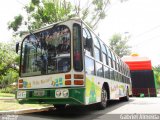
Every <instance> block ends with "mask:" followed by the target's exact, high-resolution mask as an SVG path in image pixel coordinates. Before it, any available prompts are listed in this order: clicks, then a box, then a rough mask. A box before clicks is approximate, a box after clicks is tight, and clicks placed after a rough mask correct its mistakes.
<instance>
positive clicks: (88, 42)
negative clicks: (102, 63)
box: [83, 28, 93, 56]
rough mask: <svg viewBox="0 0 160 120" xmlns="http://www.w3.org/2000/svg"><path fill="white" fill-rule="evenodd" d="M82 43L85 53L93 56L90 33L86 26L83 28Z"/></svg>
mask: <svg viewBox="0 0 160 120" xmlns="http://www.w3.org/2000/svg"><path fill="white" fill-rule="evenodd" d="M83 43H84V49H85V54H86V55H89V56H93V49H92V38H91V34H90V32H89V31H88V30H87V29H86V28H83Z"/></svg>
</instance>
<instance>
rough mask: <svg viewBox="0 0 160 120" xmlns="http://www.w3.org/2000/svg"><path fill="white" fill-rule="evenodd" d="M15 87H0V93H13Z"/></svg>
mask: <svg viewBox="0 0 160 120" xmlns="http://www.w3.org/2000/svg"><path fill="white" fill-rule="evenodd" d="M16 89H17V88H16V87H13V86H8V87H5V88H2V89H0V93H12V94H13V93H14V94H15V91H16Z"/></svg>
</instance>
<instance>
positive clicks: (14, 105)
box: [0, 100, 51, 111]
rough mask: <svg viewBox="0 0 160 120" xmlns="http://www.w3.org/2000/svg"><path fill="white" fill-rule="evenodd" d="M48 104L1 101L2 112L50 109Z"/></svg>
mask: <svg viewBox="0 0 160 120" xmlns="http://www.w3.org/2000/svg"><path fill="white" fill-rule="evenodd" d="M49 106H51V105H48V104H43V105H40V104H19V103H18V102H17V101H16V100H0V111H9V110H21V109H29V108H42V107H49Z"/></svg>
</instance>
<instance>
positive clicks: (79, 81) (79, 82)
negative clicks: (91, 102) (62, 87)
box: [74, 80, 84, 85]
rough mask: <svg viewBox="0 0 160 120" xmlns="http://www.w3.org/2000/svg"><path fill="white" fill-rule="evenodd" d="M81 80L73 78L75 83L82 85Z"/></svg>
mask: <svg viewBox="0 0 160 120" xmlns="http://www.w3.org/2000/svg"><path fill="white" fill-rule="evenodd" d="M83 83H84V82H83V80H74V84H75V85H83Z"/></svg>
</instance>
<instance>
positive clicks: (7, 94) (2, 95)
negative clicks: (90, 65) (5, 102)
mask: <svg viewBox="0 0 160 120" xmlns="http://www.w3.org/2000/svg"><path fill="white" fill-rule="evenodd" d="M0 97H12V98H13V97H15V94H11V93H0Z"/></svg>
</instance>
